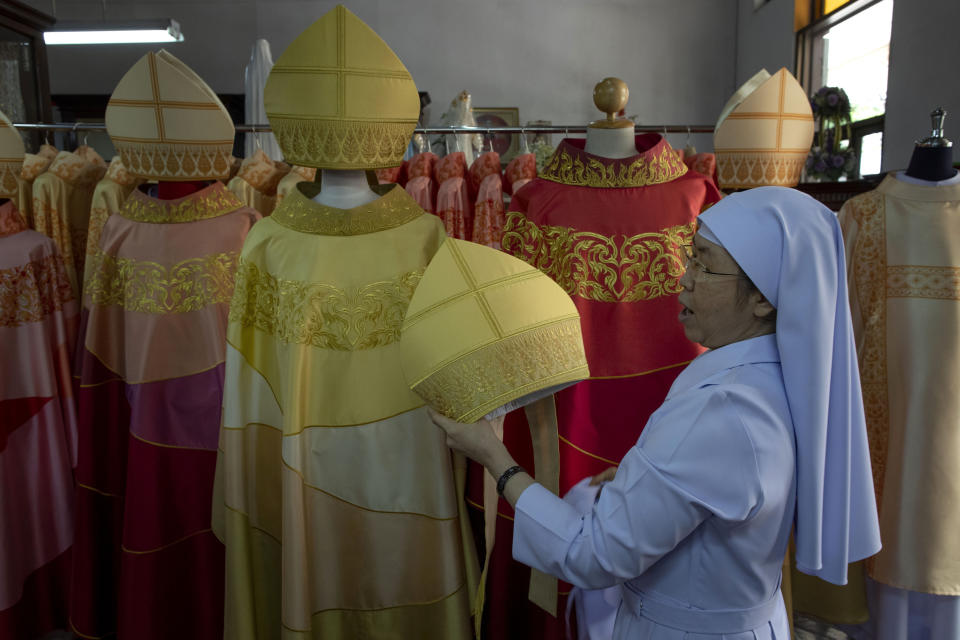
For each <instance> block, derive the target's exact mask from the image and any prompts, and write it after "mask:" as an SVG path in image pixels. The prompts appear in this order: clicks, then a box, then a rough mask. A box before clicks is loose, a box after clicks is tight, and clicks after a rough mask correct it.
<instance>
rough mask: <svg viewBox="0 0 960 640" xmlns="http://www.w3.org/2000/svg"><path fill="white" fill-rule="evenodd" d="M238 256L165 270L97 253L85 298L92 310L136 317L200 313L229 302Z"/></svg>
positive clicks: (193, 261) (232, 253) (216, 256)
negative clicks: (123, 312)
mask: <svg viewBox="0 0 960 640" xmlns="http://www.w3.org/2000/svg"><path fill="white" fill-rule="evenodd" d="M239 258H240V254H239V253H238V252H236V251H228V252H226V253H214V254H211V255H208V256H202V257H199V258H190V259H189V260H181V261H180V262H177V263H175V264H173V265H170V266H169V267H167V266H164V265H162V264H160V263H157V262H151V261H149V260H136V259H134V258H118V257H115V256H109V255H107V254H105V253H104V252H103V251H101V250H100V249H97V251H96V252H94V253H93V255H91V256H90V260H91V262H92V265H91V269H90V277H89V278H88V279H87V282H86V283H84V287H83V293H84V297H85V298H86V299H88V300H89V301H90V304H91V305H96V306H100V307H109V306H117V307H122V308H123V309H125V310H127V311H136V312H140V313H154V314H163V315H165V314H170V313H188V312H191V311H200V310H201V309H205V308H206V307H209V306H212V305H216V304H224V303H229V302H230V299H231V297H232V296H233V287H234V273H235V272H236V270H237V261H238V260H239Z"/></svg>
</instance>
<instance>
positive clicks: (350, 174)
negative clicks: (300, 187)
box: [313, 169, 380, 209]
mask: <svg viewBox="0 0 960 640" xmlns="http://www.w3.org/2000/svg"><path fill="white" fill-rule="evenodd" d="M320 184H321V191H320V193H318V194H317V195H316V196H314V197H313V201H314V202H316V203H318V204H323V205H327V206H328V207H333V208H335V209H352V208H354V207H360V206H363V205H365V204H370V203H371V202H373V201H374V200H376V199H377V198H379V197H380V196H379V195H378V194H377V193H376V192H375V191H374V190H373V189H371V188H370V183H369V182H368V181H367V174H366V172H365V171H363V170H362V169H354V170H347V171H338V170H335V169H322V170H321V174H320Z"/></svg>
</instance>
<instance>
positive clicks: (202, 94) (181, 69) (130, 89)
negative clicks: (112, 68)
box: [106, 50, 234, 181]
mask: <svg viewBox="0 0 960 640" xmlns="http://www.w3.org/2000/svg"><path fill="white" fill-rule="evenodd" d="M106 122H107V132H108V133H109V134H110V138H111V139H112V140H113V144H114V146H116V148H117V151H118V152H119V153H120V157H121V158H122V159H123V164H124V165H125V166H126V167H127V169H128V170H129V171H130V173H132V174H134V175H136V176H140V177H141V178H147V179H151V180H160V181H176V180H212V179H221V178H225V177H226V176H227V175H229V173H230V152H231V151H232V150H233V136H234V128H233V121H232V120H231V119H230V114H229V113H227V110H226V108H224V106H223V103H221V102H220V99H219V98H218V97H217V94H216V93H214V92H213V89H211V88H210V87H209V86H207V83H205V82H204V81H203V80H202V79H201V78H200V76H198V75H197V74H196V73H194V71H193V70H192V69H190V67H188V66H187V65H185V64H184V63H183V62H181V61H180V60H178V59H177V58H175V57H174V56H173V55H171V54H169V53H167V52H166V51H163V50H161V51H160V52H158V53H153V52H152V51H151V52H150V53H148V54H147V55H145V56H143V57H142V58H140V60H138V61H137V62H136V64H134V65H133V66H132V67H131V68H130V70H129V71H127V73H126V74H125V75H124V76H123V78H121V79H120V83H119V84H117V88H116V89H114V90H113V95H112V96H110V102H109V103H108V104H107V113H106Z"/></svg>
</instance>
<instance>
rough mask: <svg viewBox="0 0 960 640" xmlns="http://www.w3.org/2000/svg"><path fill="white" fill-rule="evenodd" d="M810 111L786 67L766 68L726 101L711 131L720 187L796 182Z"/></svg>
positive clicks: (808, 141) (809, 132)
mask: <svg viewBox="0 0 960 640" xmlns="http://www.w3.org/2000/svg"><path fill="white" fill-rule="evenodd" d="M812 142H813V112H812V111H811V110H810V101H809V100H808V99H807V94H806V93H804V91H803V87H801V86H800V83H799V82H797V79H796V78H794V77H793V76H792V75H791V74H790V73H789V72H788V71H787V70H786V69H780V71H777V72H776V73H775V74H773V75H772V76H771V75H770V74H769V73H768V72H767V70H766V69H763V70H761V71H760V72H759V73H757V74H756V75H755V76H753V77H752V78H750V79H749V80H747V82H746V83H744V85H743V86H742V87H740V88H739V89H738V90H737V92H736V93H735V94H733V97H731V98H730V100H728V101H727V104H726V106H724V108H723V111H722V112H721V113H720V119H719V120H718V121H717V128H716V130H715V131H714V134H713V150H714V153H715V154H716V156H717V177H718V178H719V181H720V186H721V187H722V188H743V189H748V188H751V187H764V186H780V187H794V186H796V185H797V183H798V182H800V173H801V172H802V171H803V165H804V162H806V159H807V154H808V153H810V144H811V143H812Z"/></svg>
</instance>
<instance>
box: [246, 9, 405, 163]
mask: <svg viewBox="0 0 960 640" xmlns="http://www.w3.org/2000/svg"><path fill="white" fill-rule="evenodd" d="M263 104H264V108H265V109H266V111H267V118H268V119H269V120H270V126H271V127H272V128H273V133H274V135H275V136H276V138H277V143H279V145H280V148H281V149H283V154H284V159H285V160H286V161H287V162H288V163H290V164H297V165H301V166H304V167H316V168H322V169H383V168H387V167H397V166H399V165H400V163H401V162H403V153H404V151H406V149H407V144H408V143H409V142H410V136H411V135H413V130H414V128H415V127H416V126H417V119H418V118H419V116H420V98H419V95H418V94H417V87H416V85H415V84H414V83H413V78H411V77H410V73H409V72H408V71H407V68H406V67H404V66H403V63H402V62H400V58H398V57H397V56H396V54H395V53H394V52H393V51H392V50H391V49H390V47H388V46H387V43H385V42H384V41H383V40H381V39H380V36H378V35H377V34H376V33H375V32H374V31H373V29H371V28H370V27H368V26H367V25H366V24H364V23H363V21H361V20H360V18H358V17H357V16H355V15H354V14H352V13H350V11H348V10H347V9H346V8H345V7H343V6H342V5H337V6H336V7H334V8H333V9H332V10H331V11H329V12H328V13H327V14H326V15H324V16H323V17H322V18H320V19H319V20H317V21H316V22H314V23H313V24H312V25H311V26H310V27H309V28H307V30H306V31H304V32H303V33H301V34H300V36H299V37H297V39H296V40H294V41H293V43H292V44H291V45H290V46H289V47H287V50H286V51H284V52H283V55H281V56H280V57H279V58H278V59H277V62H276V64H274V65H273V70H272V71H270V76H269V77H268V78H267V85H266V87H265V88H264V94H263Z"/></svg>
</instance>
